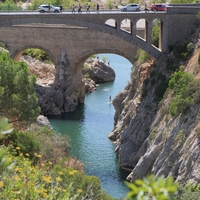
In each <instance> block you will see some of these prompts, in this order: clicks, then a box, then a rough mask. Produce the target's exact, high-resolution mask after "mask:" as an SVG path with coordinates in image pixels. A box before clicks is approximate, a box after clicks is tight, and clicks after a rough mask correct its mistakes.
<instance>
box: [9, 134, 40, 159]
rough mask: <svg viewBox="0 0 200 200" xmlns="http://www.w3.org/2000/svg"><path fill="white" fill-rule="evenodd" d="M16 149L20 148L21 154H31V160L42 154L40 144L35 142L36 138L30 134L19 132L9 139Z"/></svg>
mask: <svg viewBox="0 0 200 200" xmlns="http://www.w3.org/2000/svg"><path fill="white" fill-rule="evenodd" d="M9 139H10V141H11V142H12V145H13V146H14V147H19V149H20V151H18V155H19V153H23V154H24V155H25V154H27V153H28V154H29V156H30V158H31V159H33V158H34V157H35V156H34V154H35V153H39V152H40V149H41V147H40V144H39V143H38V142H36V141H35V140H34V138H33V137H32V136H31V135H30V134H29V133H28V132H17V131H14V132H13V134H12V135H11V136H10V137H9Z"/></svg>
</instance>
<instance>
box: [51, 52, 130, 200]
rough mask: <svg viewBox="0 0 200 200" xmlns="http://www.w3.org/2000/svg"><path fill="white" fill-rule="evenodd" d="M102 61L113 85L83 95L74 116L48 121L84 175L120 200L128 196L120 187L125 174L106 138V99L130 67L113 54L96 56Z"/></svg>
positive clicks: (110, 123) (110, 117) (109, 122)
mask: <svg viewBox="0 0 200 200" xmlns="http://www.w3.org/2000/svg"><path fill="white" fill-rule="evenodd" d="M103 57H104V58H105V57H106V58H107V61H106V62H108V61H110V66H111V67H112V68H113V69H114V71H115V73H116V78H115V81H113V82H109V83H103V84H100V85H99V87H98V88H97V90H96V91H94V92H93V93H90V94H86V98H85V103H84V104H82V105H80V106H78V108H77V109H76V111H75V112H71V113H66V114H64V115H62V116H59V117H57V116H56V117H55V116H54V117H48V118H49V120H50V123H51V125H52V127H53V129H54V130H56V131H58V132H60V133H61V134H67V135H68V136H69V138H70V145H71V155H72V156H74V157H76V158H78V159H79V160H80V161H81V162H83V163H84V169H85V172H86V174H87V175H94V176H97V177H99V178H100V180H101V185H102V189H103V190H105V191H106V192H107V193H108V194H109V195H111V196H113V197H114V198H116V199H120V198H123V197H125V196H126V194H127V192H128V188H127V186H126V185H125V184H124V181H125V178H126V176H127V172H125V171H123V170H121V169H120V168H119V165H118V159H117V158H116V154H115V152H114V150H115V145H114V144H113V141H111V140H109V139H108V137H107V136H108V134H109V133H110V132H111V131H112V130H113V127H114V114H115V109H114V107H113V105H112V103H110V102H109V97H110V96H111V98H112V99H113V98H114V97H115V96H116V95H117V94H119V93H120V92H122V91H123V90H124V87H125V86H126V85H127V84H128V82H129V80H130V73H131V68H132V64H131V63H130V62H129V61H128V60H127V59H125V58H123V57H121V56H118V55H115V54H99V59H100V60H102V58H103Z"/></svg>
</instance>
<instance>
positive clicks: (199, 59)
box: [198, 52, 200, 64]
mask: <svg viewBox="0 0 200 200" xmlns="http://www.w3.org/2000/svg"><path fill="white" fill-rule="evenodd" d="M198 63H199V64H200V52H199V53H198Z"/></svg>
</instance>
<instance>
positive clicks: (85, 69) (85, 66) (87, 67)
mask: <svg viewBox="0 0 200 200" xmlns="http://www.w3.org/2000/svg"><path fill="white" fill-rule="evenodd" d="M89 69H90V66H89V65H87V64H86V63H84V67H83V71H84V72H87V71H88V70H89Z"/></svg>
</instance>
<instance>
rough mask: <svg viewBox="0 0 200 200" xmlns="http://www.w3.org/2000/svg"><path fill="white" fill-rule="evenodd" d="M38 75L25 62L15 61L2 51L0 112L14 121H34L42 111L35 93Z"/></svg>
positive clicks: (0, 62)
mask: <svg viewBox="0 0 200 200" xmlns="http://www.w3.org/2000/svg"><path fill="white" fill-rule="evenodd" d="M35 82H36V77H35V76H30V74H29V70H28V66H27V65H26V63H25V62H14V61H13V60H12V59H11V58H10V57H9V54H8V53H6V52H0V112H1V113H2V114H3V115H4V116H6V117H8V118H12V121H20V122H22V121H24V122H33V121H34V120H35V119H36V117H37V116H38V115H39V113H40V108H39V106H38V100H37V98H36V93H35Z"/></svg>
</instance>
